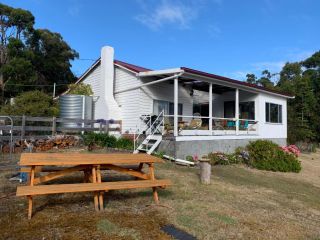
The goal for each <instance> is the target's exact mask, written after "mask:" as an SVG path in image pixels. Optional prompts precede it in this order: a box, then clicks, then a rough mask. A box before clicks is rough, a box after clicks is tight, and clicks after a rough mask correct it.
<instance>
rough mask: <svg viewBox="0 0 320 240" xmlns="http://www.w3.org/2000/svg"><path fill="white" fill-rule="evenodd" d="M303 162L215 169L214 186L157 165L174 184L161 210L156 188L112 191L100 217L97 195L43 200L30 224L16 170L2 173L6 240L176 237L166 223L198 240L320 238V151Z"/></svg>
mask: <svg viewBox="0 0 320 240" xmlns="http://www.w3.org/2000/svg"><path fill="white" fill-rule="evenodd" d="M15 157H16V160H17V159H18V157H19V156H15ZM0 161H1V162H2V163H4V162H5V163H6V164H9V165H10V164H12V162H10V161H8V160H7V159H4V158H3V157H2V159H1V157H0ZM301 161H302V167H303V170H302V172H301V173H298V174H295V173H274V172H266V171H258V170H255V169H249V168H247V167H245V166H215V167H213V170H212V171H213V175H212V179H211V181H212V184H211V185H209V186H204V185H201V184H200V183H199V177H198V169H196V168H188V167H182V166H177V165H174V164H173V163H170V162H166V163H165V164H158V165H157V166H156V175H157V177H159V178H169V179H171V180H172V182H173V183H174V186H172V187H169V188H168V189H165V190H159V197H160V205H158V206H157V205H155V204H154V203H153V199H152V191H151V190H149V189H145V190H133V191H132V190H130V191H113V192H109V193H107V194H106V195H105V199H106V203H105V204H106V210H105V211H103V212H101V213H96V212H95V211H94V207H93V197H92V194H90V193H87V194H65V195H51V196H41V197H35V201H34V202H35V206H34V207H35V211H34V216H33V218H32V220H31V221H28V220H27V216H26V214H27V200H26V199H25V198H16V197H15V196H12V194H14V192H15V189H16V184H14V183H11V182H9V181H8V178H9V177H10V176H11V175H12V173H14V172H12V171H8V170H6V171H3V170H2V171H1V172H0V229H1V233H0V239H27V238H29V239H170V237H169V236H167V235H166V234H164V233H163V232H162V231H161V230H160V227H161V226H162V225H164V224H174V225H175V226H177V227H179V228H181V229H184V230H186V231H187V232H189V233H191V234H193V235H195V236H196V237H197V238H198V239H314V240H315V239H320V152H319V151H318V152H317V153H313V154H303V155H302V156H301ZM2 165H3V164H2ZM111 177H112V178H115V177H121V176H119V175H116V174H115V173H114V172H110V171H106V172H104V179H105V180H108V179H110V178H111ZM77 178H78V180H80V179H81V175H80V174H79V175H75V176H71V177H69V179H65V181H74V180H75V179H77Z"/></svg>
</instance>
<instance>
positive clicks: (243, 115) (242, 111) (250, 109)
mask: <svg viewBox="0 0 320 240" xmlns="http://www.w3.org/2000/svg"><path fill="white" fill-rule="evenodd" d="M235 112H236V110H235V101H228V102H224V117H225V118H234V117H235V115H236V113H235ZM254 115H255V112H254V102H240V103H239V118H240V119H249V120H254V119H255V116H254Z"/></svg>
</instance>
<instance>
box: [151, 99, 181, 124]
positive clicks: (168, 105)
mask: <svg viewBox="0 0 320 240" xmlns="http://www.w3.org/2000/svg"><path fill="white" fill-rule="evenodd" d="M162 110H163V111H164V115H173V114H174V103H173V102H168V101H163V100H153V114H155V115H159V113H160V112H161V111H162ZM182 112H183V105H182V103H179V104H178V115H182ZM179 119H182V118H181V117H179ZM179 121H181V120H179Z"/></svg>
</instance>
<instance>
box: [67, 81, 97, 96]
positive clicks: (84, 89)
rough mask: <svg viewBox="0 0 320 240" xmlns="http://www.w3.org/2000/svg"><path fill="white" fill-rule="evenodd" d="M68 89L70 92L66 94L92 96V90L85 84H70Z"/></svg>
mask: <svg viewBox="0 0 320 240" xmlns="http://www.w3.org/2000/svg"><path fill="white" fill-rule="evenodd" d="M69 89H70V91H69V92H68V94H78V95H86V96H91V95H93V91H92V88H91V86H90V85H89V84H85V83H77V84H70V85H69Z"/></svg>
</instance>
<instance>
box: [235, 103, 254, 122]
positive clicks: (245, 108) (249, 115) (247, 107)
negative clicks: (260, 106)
mask: <svg viewBox="0 0 320 240" xmlns="http://www.w3.org/2000/svg"><path fill="white" fill-rule="evenodd" d="M239 111H240V118H241V119H250V120H254V102H241V103H240V104H239Z"/></svg>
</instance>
